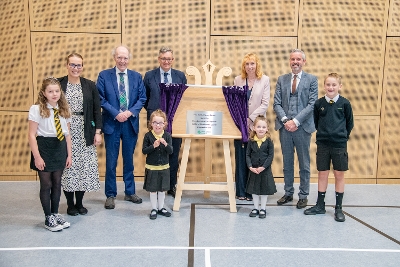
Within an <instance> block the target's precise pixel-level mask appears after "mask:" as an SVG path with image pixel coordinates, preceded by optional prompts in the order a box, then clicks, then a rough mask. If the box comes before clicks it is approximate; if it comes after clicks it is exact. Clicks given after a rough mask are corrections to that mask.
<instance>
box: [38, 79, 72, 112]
mask: <svg viewBox="0 0 400 267" xmlns="http://www.w3.org/2000/svg"><path fill="white" fill-rule="evenodd" d="M50 84H55V85H58V87H59V88H60V99H59V100H58V101H57V104H58V112H59V114H60V116H61V117H64V118H69V117H71V112H70V110H69V105H68V102H67V99H66V98H65V94H64V91H63V90H62V89H61V84H60V82H59V81H58V80H57V79H56V78H54V77H48V78H46V79H44V80H43V83H42V87H41V88H40V90H39V94H38V98H37V100H36V103H35V104H36V105H39V110H40V116H42V117H43V118H48V117H49V116H50V110H49V109H48V108H47V98H46V96H45V95H44V92H45V91H46V88H47V86H49V85H50Z"/></svg>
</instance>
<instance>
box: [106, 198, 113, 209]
mask: <svg viewBox="0 0 400 267" xmlns="http://www.w3.org/2000/svg"><path fill="white" fill-rule="evenodd" d="M104 208H106V209H108V210H110V209H113V208H115V202H114V197H108V198H107V200H106V203H105V204H104Z"/></svg>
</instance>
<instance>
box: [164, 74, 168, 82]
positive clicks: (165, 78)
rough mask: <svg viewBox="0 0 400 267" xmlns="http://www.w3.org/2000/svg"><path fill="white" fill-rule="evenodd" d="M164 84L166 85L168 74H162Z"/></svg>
mask: <svg viewBox="0 0 400 267" xmlns="http://www.w3.org/2000/svg"><path fill="white" fill-rule="evenodd" d="M164 83H168V72H164Z"/></svg>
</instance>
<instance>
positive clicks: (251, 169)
mask: <svg viewBox="0 0 400 267" xmlns="http://www.w3.org/2000/svg"><path fill="white" fill-rule="evenodd" d="M249 169H250V171H251V172H254V173H255V174H260V173H261V172H262V171H263V170H265V168H264V167H258V168H253V167H250V168H249Z"/></svg>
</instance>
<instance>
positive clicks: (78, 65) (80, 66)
mask: <svg viewBox="0 0 400 267" xmlns="http://www.w3.org/2000/svg"><path fill="white" fill-rule="evenodd" d="M68 65H69V66H70V67H71V68H73V69H75V68H77V69H78V70H80V69H82V67H83V66H82V64H74V63H69V64H68Z"/></svg>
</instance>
